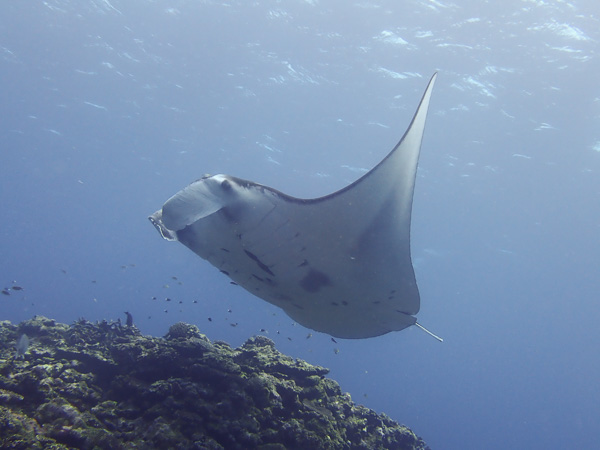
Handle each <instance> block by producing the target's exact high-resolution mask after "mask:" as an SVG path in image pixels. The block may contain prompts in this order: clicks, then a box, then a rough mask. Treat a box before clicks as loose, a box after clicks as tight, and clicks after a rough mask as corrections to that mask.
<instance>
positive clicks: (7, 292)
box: [2, 289, 10, 295]
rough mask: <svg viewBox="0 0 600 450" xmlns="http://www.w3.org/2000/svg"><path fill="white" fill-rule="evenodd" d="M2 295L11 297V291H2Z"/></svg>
mask: <svg viewBox="0 0 600 450" xmlns="http://www.w3.org/2000/svg"><path fill="white" fill-rule="evenodd" d="M2 293H3V294H4V295H10V291H9V290H8V289H2Z"/></svg>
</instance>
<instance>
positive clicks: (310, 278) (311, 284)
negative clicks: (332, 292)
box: [300, 269, 331, 292]
mask: <svg viewBox="0 0 600 450" xmlns="http://www.w3.org/2000/svg"><path fill="white" fill-rule="evenodd" d="M329 285H331V280H330V279H329V277H328V276H327V274H325V273H323V272H319V271H318V270H315V269H311V270H310V271H309V272H308V274H307V275H306V276H305V277H304V278H302V279H301V280H300V287H302V289H304V290H305V291H308V292H317V291H318V290H319V289H321V288H322V287H324V286H329Z"/></svg>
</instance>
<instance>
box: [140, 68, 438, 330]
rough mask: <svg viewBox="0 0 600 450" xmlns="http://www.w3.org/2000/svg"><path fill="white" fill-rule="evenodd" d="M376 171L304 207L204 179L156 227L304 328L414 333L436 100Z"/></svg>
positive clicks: (158, 217) (176, 199)
mask: <svg viewBox="0 0 600 450" xmlns="http://www.w3.org/2000/svg"><path fill="white" fill-rule="evenodd" d="M436 76H437V74H434V75H433V77H432V78H431V80H430V81H429V85H428V86H427V89H426V90H425V93H424V95H423V98H422V99H421V103H420V104H419V107H418V108H417V112H416V113H415V115H414V117H413V119H412V122H411V123H410V126H409V127H408V130H407V131H406V133H405V134H404V136H403V137H402V139H401V140H400V142H399V143H398V144H397V145H396V146H395V147H394V149H393V150H392V151H391V152H390V153H389V154H388V155H387V156H386V157H385V158H384V159H383V160H382V161H381V162H380V163H379V164H377V166H375V167H374V168H373V169H371V170H370V171H369V172H368V173H367V174H365V175H364V176H362V177H361V178H360V179H358V180H357V181H355V182H354V183H352V184H350V185H348V186H346V187H345V188H343V189H340V190H339V191H337V192H334V193H333V194H329V195H326V196H324V197H319V198H314V199H299V198H294V197H291V196H289V195H286V194H284V193H282V192H279V191H277V190H275V189H272V188H270V187H268V186H263V185H260V184H257V183H254V182H252V181H247V180H242V179H239V178H235V177H231V176H228V175H214V176H206V177H204V178H201V179H200V180H198V181H195V182H193V183H192V184H190V185H189V186H187V187H186V188H185V189H183V190H181V191H179V192H178V193H177V194H175V195H174V196H173V197H171V198H170V199H169V200H167V202H166V203H165V204H164V205H163V207H162V209H160V210H158V211H157V212H155V213H154V214H152V216H150V218H149V219H150V221H151V222H152V223H153V224H154V225H155V226H156V228H157V229H158V231H159V232H160V233H161V235H162V236H163V238H165V239H167V240H174V241H179V242H181V243H182V244H184V245H185V246H186V247H188V248H189V249H191V250H192V251H193V252H194V253H196V254H197V255H199V256H200V257H202V258H204V259H206V260H207V261H208V262H210V263H211V264H212V265H213V266H215V267H216V268H217V269H219V270H220V271H221V272H222V273H224V274H225V275H227V276H229V277H230V278H231V279H232V280H233V281H235V282H236V283H237V284H239V285H240V286H242V287H243V288H244V289H246V290H247V291H249V292H250V293H252V294H254V295H256V296H257V297H260V298H262V299H263V300H266V301H267V302H269V303H272V304H274V305H277V306H279V307H280V308H282V309H283V310H284V311H285V312H286V313H287V314H288V315H289V316H290V317H291V318H292V319H294V320H295V321H297V322H298V323H300V324H302V325H304V326H305V327H308V328H312V329H313V330H317V331H321V332H324V333H327V334H330V335H331V336H335V337H340V338H353V339H359V338H367V337H373V336H379V335H382V334H385V333H389V332H390V331H398V330H402V329H404V328H406V327H408V326H411V325H417V326H420V325H419V324H417V323H416V322H417V319H416V318H415V317H414V316H415V315H416V314H417V313H418V312H419V307H420V300H419V290H418V288H417V282H416V280H415V273H414V270H413V266H412V261H411V257H410V220H411V210H412V200H413V191H414V185H415V177H416V172H417V161H418V158H419V151H420V148H421V141H422V138H423V130H424V127H425V119H426V116H427V109H428V106H429V100H430V98H431V91H432V89H433V85H434V82H435V78H436Z"/></svg>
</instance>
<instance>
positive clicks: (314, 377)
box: [0, 316, 427, 450]
mask: <svg viewBox="0 0 600 450" xmlns="http://www.w3.org/2000/svg"><path fill="white" fill-rule="evenodd" d="M22 336H27V338H22ZM24 341H27V342H28V343H29V345H28V346H27V347H25V346H24V345H23V342H24ZM19 342H21V346H20V347H19V354H18V355H17V350H16V348H17V343H19ZM16 356H18V357H16ZM327 373H328V370H327V369H325V368H323V367H318V366H313V365H310V364H308V363H306V362H304V361H300V360H297V359H294V358H291V357H289V356H286V355H283V354H281V353H280V352H278V351H277V350H276V349H275V347H274V344H273V342H272V341H271V340H270V339H267V338H266V337H263V336H256V337H253V338H251V339H249V340H248V341H247V342H246V343H245V344H244V345H242V346H241V347H240V348H237V349H233V348H231V347H230V346H229V345H228V344H226V343H224V342H219V341H216V342H211V341H209V339H207V338H206V336H204V335H203V334H201V333H200V331H199V330H198V328H197V327H195V326H193V325H188V324H184V323H177V324H175V325H173V326H172V327H171V329H170V330H169V333H168V334H167V335H166V336H165V338H156V337H149V336H142V335H141V334H140V332H139V330H138V329H137V328H135V327H133V326H123V325H121V324H120V323H119V322H106V321H103V322H100V323H90V322H87V321H85V320H79V321H77V322H75V323H74V324H73V325H71V326H68V325H64V324H59V323H56V322H55V321H54V320H51V319H47V318H45V317H39V316H38V317H35V318H33V319H32V320H29V321H25V322H22V323H21V324H19V325H13V324H11V323H10V322H0V447H1V448H15V449H21V448H22V449H34V448H39V449H42V448H44V449H66V448H80V449H95V448H98V449H100V448H102V449H104V448H111V449H121V448H123V449H124V448H137V449H151V448H172V449H188V448H189V449H222V448H225V449H249V448H258V449H265V450H266V449H269V450H275V449H294V448H297V449H307V448H310V449H350V448H364V449H376V448H381V449H425V448H427V447H426V445H425V443H424V442H423V441H422V440H421V439H420V438H418V437H417V436H416V435H415V434H414V433H413V432H412V431H411V430H410V429H408V428H406V427H404V426H401V425H399V424H398V423H396V422H394V421H392V420H391V419H389V418H388V417H386V416H385V415H380V414H376V413H375V412H373V411H371V410H369V409H367V408H365V407H363V406H359V405H356V404H354V403H353V402H352V401H351V399H350V396H349V395H348V394H343V393H342V391H341V390H340V387H339V385H338V384H337V383H336V382H335V381H332V380H330V379H328V378H326V377H325V375H326V374H327Z"/></svg>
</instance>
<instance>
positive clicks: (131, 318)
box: [125, 311, 133, 327]
mask: <svg viewBox="0 0 600 450" xmlns="http://www.w3.org/2000/svg"><path fill="white" fill-rule="evenodd" d="M125 315H126V316H127V320H126V321H125V324H126V325H127V326H128V327H132V326H133V316H132V315H131V313H130V312H129V311H125Z"/></svg>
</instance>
